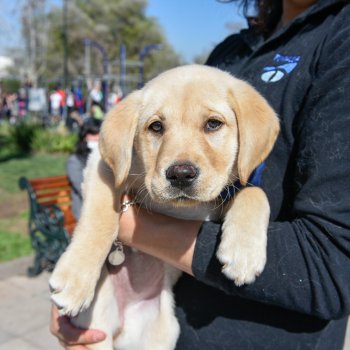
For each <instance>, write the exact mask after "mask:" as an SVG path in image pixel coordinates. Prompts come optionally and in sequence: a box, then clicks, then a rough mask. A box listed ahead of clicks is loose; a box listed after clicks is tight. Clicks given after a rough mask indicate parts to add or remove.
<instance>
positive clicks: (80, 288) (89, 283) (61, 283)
mask: <svg viewBox="0 0 350 350" xmlns="http://www.w3.org/2000/svg"><path fill="white" fill-rule="evenodd" d="M98 277H99V271H96V270H95V271H94V270H91V269H90V267H87V266H83V264H81V263H79V262H77V260H76V259H74V260H72V259H68V257H67V256H65V255H63V256H62V258H61V259H60V260H59V262H58V264H57V265H56V267H55V269H54V271H53V273H52V276H51V278H50V280H49V286H50V290H51V301H52V302H53V303H54V304H55V305H56V306H57V308H58V309H59V312H60V314H61V315H68V316H71V317H74V316H76V315H77V314H78V313H79V312H81V311H83V310H85V309H86V308H88V307H89V305H90V304H91V302H92V299H93V297H94V293H95V287H96V284H97V280H98Z"/></svg>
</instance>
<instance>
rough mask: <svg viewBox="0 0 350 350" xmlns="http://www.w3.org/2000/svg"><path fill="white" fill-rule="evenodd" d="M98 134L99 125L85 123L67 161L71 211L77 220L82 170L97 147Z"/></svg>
mask: <svg viewBox="0 0 350 350" xmlns="http://www.w3.org/2000/svg"><path fill="white" fill-rule="evenodd" d="M99 132H100V123H93V122H91V121H89V122H87V123H85V124H84V125H83V126H82V128H81V130H80V132H79V139H78V142H77V145H76V148H75V151H74V153H73V154H71V155H70V156H69V158H68V160H67V165H66V168H67V175H68V178H69V181H70V182H71V185H72V210H73V214H74V216H75V218H76V219H77V220H78V219H79V217H80V209H81V205H82V199H83V197H82V192H81V184H82V182H83V173H84V168H85V166H86V162H87V159H88V156H89V154H90V153H91V151H93V150H94V149H95V148H97V147H98V137H99Z"/></svg>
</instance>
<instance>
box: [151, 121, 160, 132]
mask: <svg viewBox="0 0 350 350" xmlns="http://www.w3.org/2000/svg"><path fill="white" fill-rule="evenodd" d="M148 129H149V130H151V131H153V132H155V133H159V134H160V133H162V132H163V124H162V123H161V122H159V121H156V122H153V123H152V124H151V125H150V126H149V127H148Z"/></svg>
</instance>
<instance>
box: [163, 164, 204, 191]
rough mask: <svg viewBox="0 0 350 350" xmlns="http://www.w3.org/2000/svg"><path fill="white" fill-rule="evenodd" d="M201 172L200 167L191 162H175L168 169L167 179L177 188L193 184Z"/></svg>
mask: <svg viewBox="0 0 350 350" xmlns="http://www.w3.org/2000/svg"><path fill="white" fill-rule="evenodd" d="M198 174H199V171H198V169H197V168H196V167H195V166H194V165H193V164H191V163H184V164H180V163H177V164H173V165H171V166H170V167H169V168H168V169H167V170H166V173H165V175H166V179H167V180H168V181H169V182H170V184H171V186H173V187H176V188H180V189H183V188H186V187H189V186H191V185H192V184H193V182H194V181H195V180H196V179H197V177H198Z"/></svg>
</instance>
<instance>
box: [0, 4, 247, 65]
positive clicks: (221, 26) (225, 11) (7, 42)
mask: <svg viewBox="0 0 350 350" xmlns="http://www.w3.org/2000/svg"><path fill="white" fill-rule="evenodd" d="M111 1H113V0H111ZM53 2H55V3H56V4H57V3H59V2H60V0H53ZM21 3H22V1H21V0H13V1H8V0H0V8H1V10H2V11H1V13H2V14H1V15H0V55H4V54H5V52H6V48H7V47H11V46H18V45H19V44H20V28H19V24H18V23H19V16H18V15H19V12H18V10H17V9H18V8H19V7H20V6H19V5H20V4H21ZM148 3H149V6H148V9H147V14H148V15H150V16H153V17H156V18H157V20H158V23H159V25H160V26H161V27H162V28H163V30H164V31H165V36H166V37H167V39H168V41H169V42H170V43H171V44H172V45H173V47H174V49H175V50H176V51H177V52H178V53H180V54H181V55H182V56H183V57H184V59H185V60H186V61H187V62H188V63H190V62H191V61H192V59H193V58H194V57H195V56H196V55H200V54H203V53H206V52H209V51H210V50H211V49H212V48H213V47H214V45H215V44H217V43H218V42H220V41H221V40H222V39H224V38H225V37H226V36H227V35H229V34H230V33H231V32H232V31H233V29H232V28H228V25H227V24H228V23H232V22H234V23H235V24H236V25H238V26H243V25H244V23H245V22H244V19H243V18H242V17H241V16H239V15H237V6H236V5H235V4H233V3H228V4H222V3H219V2H217V1H216V0H148Z"/></svg>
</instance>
